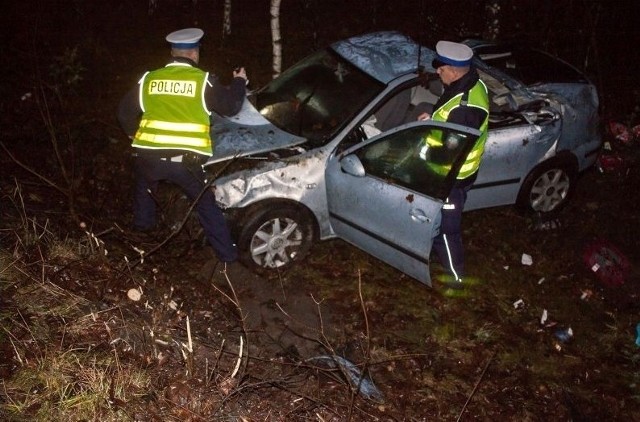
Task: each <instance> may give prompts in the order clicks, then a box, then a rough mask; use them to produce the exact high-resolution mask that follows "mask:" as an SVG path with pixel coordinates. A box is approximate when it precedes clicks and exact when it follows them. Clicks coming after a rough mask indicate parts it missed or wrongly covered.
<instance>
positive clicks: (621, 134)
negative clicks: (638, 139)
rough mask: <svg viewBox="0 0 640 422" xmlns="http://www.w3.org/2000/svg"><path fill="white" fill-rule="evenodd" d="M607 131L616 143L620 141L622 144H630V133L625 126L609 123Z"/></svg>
mask: <svg viewBox="0 0 640 422" xmlns="http://www.w3.org/2000/svg"><path fill="white" fill-rule="evenodd" d="M609 131H610V132H611V135H613V137H614V138H615V139H616V140H617V141H620V142H622V143H623V144H628V143H629V142H631V139H632V137H631V132H630V131H629V128H628V127H627V126H626V125H623V124H622V123H618V122H614V121H612V122H609Z"/></svg>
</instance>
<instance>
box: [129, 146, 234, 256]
mask: <svg viewBox="0 0 640 422" xmlns="http://www.w3.org/2000/svg"><path fill="white" fill-rule="evenodd" d="M196 167H197V166H194V168H191V167H190V166H186V165H185V164H184V163H183V162H177V159H176V158H174V161H171V158H161V157H159V156H155V155H153V154H147V153H145V152H139V153H138V154H137V156H136V157H135V173H136V174H135V176H136V177H135V192H134V217H133V218H134V221H133V224H134V226H135V227H136V228H138V229H141V230H147V229H151V228H153V227H154V226H155V225H156V201H155V199H154V198H153V196H152V195H151V194H150V193H149V191H150V192H155V191H156V189H157V187H158V183H159V182H160V181H162V180H166V181H168V182H171V183H174V184H176V185H178V186H179V187H180V188H181V189H182V190H183V192H184V193H185V194H186V195H187V197H188V198H189V200H191V201H193V200H194V199H195V198H196V197H197V196H198V195H199V194H200V192H201V191H202V188H203V187H204V172H203V171H202V168H196ZM196 211H197V213H198V218H199V220H200V224H201V225H202V228H203V229H204V233H205V236H206V237H207V240H208V241H209V243H210V244H211V246H212V247H213V249H214V251H215V252H216V255H217V256H218V258H219V259H220V260H221V261H223V262H232V261H235V260H236V259H237V258H238V252H237V249H236V246H235V244H234V243H233V239H232V238H231V233H230V232H229V228H228V226H227V223H226V221H225V218H224V215H223V214H222V211H221V210H220V208H219V207H218V205H217V204H216V201H215V196H214V194H213V192H212V191H211V190H210V189H207V190H206V191H205V192H204V194H203V195H202V197H201V198H200V200H199V201H198V203H197V205H196Z"/></svg>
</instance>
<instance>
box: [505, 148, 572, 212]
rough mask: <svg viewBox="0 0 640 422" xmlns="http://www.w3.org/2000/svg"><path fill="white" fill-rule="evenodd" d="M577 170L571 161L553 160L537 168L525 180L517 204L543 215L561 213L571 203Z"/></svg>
mask: <svg viewBox="0 0 640 422" xmlns="http://www.w3.org/2000/svg"><path fill="white" fill-rule="evenodd" d="M576 179H577V169H576V166H575V164H574V163H572V161H571V160H569V159H555V160H554V159H552V160H548V161H545V162H544V163H542V164H540V165H538V166H537V167H535V168H534V169H533V170H532V171H531V172H530V173H529V175H528V176H527V177H526V179H525V180H524V183H523V184H522V187H521V188H520V192H519V193H518V199H517V201H516V204H517V206H518V207H519V208H521V209H525V210H527V211H533V212H536V213H539V214H541V215H544V214H547V213H552V212H557V211H560V210H561V209H562V208H563V207H564V206H565V205H566V204H567V202H568V201H569V198H570V197H571V194H572V193H573V190H574V187H575V184H576Z"/></svg>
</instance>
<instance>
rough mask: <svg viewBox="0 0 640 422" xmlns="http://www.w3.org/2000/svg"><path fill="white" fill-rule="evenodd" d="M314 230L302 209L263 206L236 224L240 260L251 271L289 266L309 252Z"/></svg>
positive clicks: (308, 217)
mask: <svg viewBox="0 0 640 422" xmlns="http://www.w3.org/2000/svg"><path fill="white" fill-rule="evenodd" d="M313 240H314V229H313V224H312V222H311V217H310V216H309V214H308V212H307V211H306V210H303V209H300V208H298V207H294V206H292V205H276V206H274V204H272V203H265V204H264V205H260V206H258V208H256V209H255V210H253V211H252V212H250V213H249V214H248V215H247V217H246V218H245V219H243V221H242V222H241V224H240V233H239V236H238V252H239V255H240V260H241V261H242V262H243V263H244V264H245V265H247V266H248V267H250V268H253V269H275V268H281V269H283V268H286V267H289V266H290V265H291V264H292V263H293V262H294V261H298V260H300V259H302V258H303V257H304V256H305V255H306V254H307V253H308V252H309V250H310V249H311V245H312V244H313Z"/></svg>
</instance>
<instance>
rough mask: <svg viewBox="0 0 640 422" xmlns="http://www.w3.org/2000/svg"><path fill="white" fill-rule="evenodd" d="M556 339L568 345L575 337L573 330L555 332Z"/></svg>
mask: <svg viewBox="0 0 640 422" xmlns="http://www.w3.org/2000/svg"><path fill="white" fill-rule="evenodd" d="M555 335H556V337H557V338H558V340H560V341H561V342H563V343H567V342H568V341H569V340H571V338H572V337H573V330H572V329H571V327H569V328H560V329H558V330H557V331H556V332H555Z"/></svg>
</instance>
